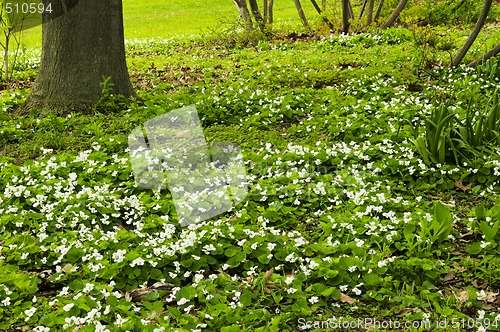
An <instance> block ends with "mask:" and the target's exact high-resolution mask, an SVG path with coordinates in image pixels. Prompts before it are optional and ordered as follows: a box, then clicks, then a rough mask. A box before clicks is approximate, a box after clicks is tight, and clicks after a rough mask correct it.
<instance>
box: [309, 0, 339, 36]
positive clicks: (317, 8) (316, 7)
mask: <svg viewBox="0 0 500 332" xmlns="http://www.w3.org/2000/svg"><path fill="white" fill-rule="evenodd" d="M311 3H312V4H313V6H314V9H316V11H317V12H318V14H319V15H321V16H322V18H323V22H325V23H326V25H328V27H329V28H330V31H334V30H335V27H334V26H333V23H332V22H330V20H329V19H328V18H326V17H325V16H323V14H322V12H321V8H319V6H318V3H317V2H316V0H311Z"/></svg>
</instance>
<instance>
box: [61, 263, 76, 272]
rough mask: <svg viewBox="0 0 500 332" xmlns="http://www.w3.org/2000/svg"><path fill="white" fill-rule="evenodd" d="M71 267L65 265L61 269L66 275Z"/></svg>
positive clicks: (70, 265)
mask: <svg viewBox="0 0 500 332" xmlns="http://www.w3.org/2000/svg"><path fill="white" fill-rule="evenodd" d="M72 267H73V264H70V263H68V264H66V265H64V267H63V268H62V269H61V270H62V271H63V272H64V273H67V272H68V271H69V270H71V268H72Z"/></svg>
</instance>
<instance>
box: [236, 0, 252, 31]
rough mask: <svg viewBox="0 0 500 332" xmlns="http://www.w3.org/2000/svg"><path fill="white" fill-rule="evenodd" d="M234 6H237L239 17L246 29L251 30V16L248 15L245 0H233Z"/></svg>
mask: <svg viewBox="0 0 500 332" xmlns="http://www.w3.org/2000/svg"><path fill="white" fill-rule="evenodd" d="M233 2H234V4H235V5H236V8H238V12H239V13H240V17H241V18H242V19H243V21H244V22H245V27H246V29H247V31H252V30H253V23H252V18H251V17H250V12H249V11H248V6H247V1H246V0H233Z"/></svg>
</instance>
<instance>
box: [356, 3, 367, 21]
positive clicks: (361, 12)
mask: <svg viewBox="0 0 500 332" xmlns="http://www.w3.org/2000/svg"><path fill="white" fill-rule="evenodd" d="M367 2H368V0H364V1H363V5H362V6H361V11H360V12H359V16H358V21H359V20H360V19H361V18H362V17H363V14H364V13H365V8H366V4H367Z"/></svg>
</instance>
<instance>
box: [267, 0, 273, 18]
mask: <svg viewBox="0 0 500 332" xmlns="http://www.w3.org/2000/svg"><path fill="white" fill-rule="evenodd" d="M273 10H274V0H269V4H268V7H267V14H268V15H269V17H268V23H269V24H273V21H274V14H273Z"/></svg>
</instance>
